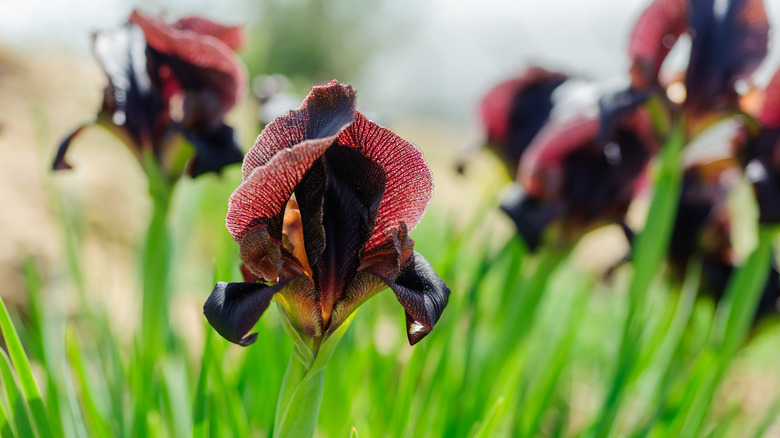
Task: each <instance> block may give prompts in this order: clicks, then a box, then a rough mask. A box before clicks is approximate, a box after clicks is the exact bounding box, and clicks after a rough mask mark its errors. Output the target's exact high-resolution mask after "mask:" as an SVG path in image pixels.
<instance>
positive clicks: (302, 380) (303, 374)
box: [274, 348, 325, 438]
mask: <svg viewBox="0 0 780 438" xmlns="http://www.w3.org/2000/svg"><path fill="white" fill-rule="evenodd" d="M324 386H325V369H324V368H323V369H321V370H319V371H313V370H312V369H311V367H310V365H309V366H307V364H306V363H305V362H304V358H303V357H302V355H301V354H300V353H298V351H297V348H296V349H294V350H293V352H292V355H291V356H290V363H289V364H288V365H287V371H286V372H285V373H284V380H283V381H282V387H281V390H280V391H279V401H278V404H277V409H276V416H275V419H274V424H275V428H274V437H275V438H279V437H310V436H313V435H314V426H315V425H316V424H317V416H318V415H319V413H320V403H321V402H322V388H323V387H324Z"/></svg>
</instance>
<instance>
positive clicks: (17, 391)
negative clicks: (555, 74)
mask: <svg viewBox="0 0 780 438" xmlns="http://www.w3.org/2000/svg"><path fill="white" fill-rule="evenodd" d="M236 179H237V175H236V174H235V173H229V174H228V175H225V176H223V177H221V178H219V177H208V178H201V179H199V180H197V181H191V182H190V181H187V182H184V183H183V184H182V185H181V186H180V187H178V189H177V190H178V191H177V193H176V197H175V200H174V203H173V211H172V221H171V222H172V223H173V224H175V225H174V226H173V227H172V228H173V229H174V230H175V231H174V233H173V235H172V244H173V247H174V250H173V256H172V257H173V258H172V260H173V268H172V269H173V273H174V275H173V282H174V283H179V284H180V285H181V284H182V283H183V284H185V285H186V286H185V289H188V291H187V292H183V291H181V289H180V288H174V290H177V291H178V295H181V296H175V297H173V300H172V302H171V303H172V304H171V305H172V306H175V305H176V303H178V302H180V300H192V301H196V302H202V300H204V299H205V297H206V295H207V294H208V291H209V290H210V288H211V286H212V285H213V280H214V279H215V278H218V279H220V280H223V281H227V280H230V281H239V280H240V274H239V272H238V269H237V267H238V263H239V261H238V251H237V247H236V246H235V244H233V242H232V241H231V239H230V237H229V235H228V233H227V232H226V231H225V230H224V228H223V225H222V224H223V221H224V209H225V205H226V198H227V196H228V195H229V193H230V191H231V190H232V188H233V187H234V184H235V182H236ZM50 189H51V190H56V189H55V188H54V187H50ZM672 191H673V190H672ZM665 196H672V197H673V196H674V195H673V194H668V195H665ZM51 199H56V197H51ZM483 202H484V204H483V205H477V206H475V208H473V209H470V210H468V211H465V212H464V211H462V210H455V209H453V208H451V207H446V206H434V207H435V208H432V209H431V210H430V211H429V212H428V213H427V214H426V216H425V218H424V219H423V221H422V222H421V224H420V225H419V227H418V229H417V230H416V231H414V232H413V234H412V236H413V237H414V238H415V240H416V242H417V243H416V249H417V250H418V251H420V252H421V253H423V254H425V255H426V256H427V257H428V258H429V259H430V260H431V262H432V263H433V264H434V266H435V268H436V269H437V270H438V272H440V273H441V274H442V276H443V277H444V278H445V280H446V281H447V283H448V284H449V285H450V287H451V288H452V290H453V294H452V296H451V299H450V303H449V305H448V308H447V309H446V311H445V313H444V315H443V317H442V319H441V321H440V322H439V324H438V325H437V326H436V329H435V330H434V331H433V333H431V334H430V335H429V336H428V337H427V338H426V339H425V341H423V342H421V343H420V344H418V345H417V346H416V347H414V348H412V347H409V346H408V345H407V343H406V341H405V339H404V333H403V327H404V321H403V311H402V308H401V307H400V306H399V305H398V303H397V302H396V300H395V297H394V296H393V295H392V294H391V293H389V292H384V293H381V294H380V295H378V296H377V297H375V298H373V299H371V300H370V301H369V302H367V303H366V304H364V305H363V306H361V308H360V309H359V311H358V313H357V315H356V317H355V319H354V322H353V324H352V327H350V329H349V330H348V331H347V333H346V335H345V337H344V339H343V340H342V342H341V344H340V345H339V347H338V348H337V349H336V352H335V354H334V356H333V358H332V360H331V361H330V363H329V365H328V367H327V370H326V383H325V391H324V398H323V403H322V410H321V412H320V416H319V423H318V428H317V436H323V437H337V436H349V434H350V433H352V432H351V431H352V430H353V428H354V429H355V430H356V431H357V432H358V433H359V434H360V436H364V437H365V436H370V437H374V436H380V437H381V436H384V437H404V436H409V437H411V436H480V437H484V436H749V435H751V434H753V433H756V434H761V433H764V432H767V431H770V430H771V429H770V428H771V427H775V428H777V425H776V424H775V425H774V426H772V424H773V422H774V421H775V418H776V415H777V411H778V406H779V405H778V404H777V403H776V402H775V403H774V404H773V403H768V404H765V405H763V406H762V410H761V411H760V412H754V411H752V410H751V409H749V406H748V405H746V403H747V401H746V399H747V398H749V397H750V395H749V394H745V393H742V394H740V393H739V392H732V393H731V394H730V395H729V394H724V391H727V392H730V391H728V390H729V387H728V386H727V385H728V383H724V377H725V376H726V375H728V371H729V370H730V369H732V368H733V367H734V366H735V363H737V362H738V363H739V365H740V366H741V367H748V368H749V367H753V366H760V364H761V363H762V362H764V361H766V360H768V358H770V357H772V355H773V354H776V349H774V348H773V347H772V346H773V345H776V342H777V340H778V334H777V330H776V327H770V328H769V329H766V330H764V331H763V332H760V333H758V334H757V335H756V336H755V337H754V338H753V339H752V340H751V343H750V345H749V348H747V349H745V350H741V351H740V350H739V348H738V347H739V346H740V345H742V341H743V339H742V338H743V336H744V335H745V334H746V333H747V326H745V323H746V321H749V319H750V317H749V314H747V313H745V310H744V309H746V308H749V305H750V302H749V301H750V299H751V298H750V294H746V293H739V294H736V293H735V292H733V293H732V295H733V297H734V298H733V299H732V300H731V303H732V304H731V305H730V306H725V305H721V306H720V307H719V308H718V313H719V315H718V319H717V320H714V319H713V311H714V309H713V306H712V303H709V302H707V301H703V300H702V301H695V300H694V298H695V295H694V292H693V291H695V286H696V283H695V281H696V280H695V279H696V275H695V272H694V273H692V274H691V275H689V278H688V280H687V281H688V283H689V284H688V285H687V286H685V287H683V290H682V291H679V290H674V289H675V287H673V286H671V285H669V284H668V283H667V282H666V281H665V280H664V277H663V276H660V275H658V274H659V266H660V260H656V261H655V262H654V263H647V264H646V270H649V271H650V272H647V273H645V274H642V275H644V276H645V277H640V274H639V273H638V272H634V271H633V269H632V268H631V266H623V267H621V268H620V269H618V271H617V272H616V273H615V275H614V278H613V279H612V281H609V282H606V281H603V279H601V278H599V277H598V276H597V275H595V274H594V273H592V272H588V271H585V270H583V269H582V268H581V267H579V266H578V264H577V263H576V261H575V260H573V259H572V256H570V254H569V253H568V252H560V251H555V250H553V249H546V250H544V251H543V252H542V254H540V255H530V254H528V253H527V251H526V249H525V246H524V245H523V244H522V243H521V242H520V241H519V240H517V239H516V238H510V239H508V240H507V237H508V236H507V235H506V233H505V232H503V231H501V229H500V227H491V225H490V224H491V222H492V221H494V220H495V218H494V217H492V216H491V215H492V214H493V213H492V209H493V208H494V206H493V205H491V204H492V203H493V202H494V200H492V199H488V200H486V201H483ZM658 202H662V203H663V201H658ZM477 204H479V202H477ZM665 205H669V204H668V201H666V204H665ZM651 211H653V210H652V209H651ZM667 214H668V213H667ZM463 216H466V217H463ZM80 218H81V215H80V214H79V213H71V214H64V215H62V216H61V217H60V222H61V225H62V226H63V227H64V228H65V229H73V228H78V221H79V220H80ZM454 218H457V220H455V219H454ZM773 233H774V232H773V231H772V230H763V231H762V239H759V242H771V238H769V237H770V235H773ZM70 237H71V238H74V236H72V235H71V236H70ZM77 237H78V236H76V239H77ZM648 241H649V242H650V243H649V244H647V245H646V247H647V248H650V249H649V250H646V251H652V252H656V254H657V251H659V250H662V249H663V247H662V245H663V242H662V241H659V240H656V239H652V238H651V239H649V240H648ZM72 245H73V250H72V251H70V252H68V253H67V254H64V255H63V257H64V258H68V257H70V258H71V259H72V260H71V263H70V264H69V266H70V274H69V276H68V279H67V280H65V282H66V283H68V282H72V283H77V282H79V281H81V280H79V279H80V278H83V276H84V271H86V270H89V269H90V268H91V267H90V266H89V265H86V264H83V263H81V262H80V260H81V255H80V254H81V251H82V249H81V248H79V244H78V241H77V240H76V241H74V242H73V243H72ZM768 248H771V245H769V244H766V243H765V244H762V245H759V247H758V248H757V249H755V250H754V252H753V253H752V254H753V255H752V256H751V259H750V260H749V261H748V262H747V264H746V265H745V267H744V268H743V269H742V271H741V274H740V275H737V276H735V278H736V279H735V283H734V284H733V285H732V287H733V289H734V291H737V290H739V291H748V290H754V289H755V285H754V283H756V282H758V281H757V280H755V279H758V278H760V276H761V275H760V272H758V273H756V272H755V270H756V269H758V270H759V271H760V270H761V269H765V268H760V266H766V263H765V262H766V261H767V260H768V258H767V257H768V254H769V252H768ZM193 251H195V252H203V251H205V252H206V253H208V254H209V255H210V256H211V259H212V260H213V264H212V265H211V266H184V262H183V260H197V259H198V258H190V257H188V253H191V252H193ZM190 255H191V254H190ZM641 257H642V256H640V255H636V258H635V260H640V259H641ZM655 257H657V256H655ZM759 268H760V269H759ZM193 272H198V274H197V275H191V274H192V273H193ZM25 276H26V278H27V280H28V282H27V295H26V296H27V299H28V300H29V302H28V303H27V309H28V311H27V313H26V316H25V318H24V320H20V319H16V320H15V326H16V327H17V329H18V333H19V335H18V337H17V336H16V334H15V333H14V331H13V330H12V326H11V325H10V320H9V319H8V318H7V316H6V315H5V314H3V313H0V326H1V327H2V331H3V335H4V338H5V340H6V345H7V346H8V350H9V352H10V358H11V361H10V362H12V363H13V369H11V368H10V367H9V366H7V365H8V360H4V361H3V360H0V367H2V371H3V373H2V377H3V388H4V391H3V394H2V396H0V408H2V409H0V413H2V414H3V415H2V416H3V418H0V420H3V419H4V420H5V421H0V434H2V436H60V435H61V436H73V437H75V436H135V435H136V434H137V431H138V429H137V428H138V427H139V426H138V424H134V422H137V421H138V419H139V418H140V419H141V421H142V422H143V423H144V426H143V427H144V428H145V429H146V433H148V434H149V435H150V436H257V437H264V436H270V435H271V433H272V431H271V427H272V425H273V419H274V410H275V404H276V400H277V394H278V391H279V387H280V384H281V379H282V377H283V375H284V371H285V369H286V365H287V358H288V357H289V352H290V351H291V349H292V342H291V341H290V340H289V338H288V337H287V336H286V335H285V334H284V331H283V329H282V327H281V325H280V322H279V318H278V315H277V314H276V313H275V312H274V311H269V312H268V313H267V314H266V315H264V316H263V318H261V320H260V322H259V323H258V327H257V329H258V330H259V331H260V336H259V338H258V342H257V343H256V344H254V345H253V346H251V347H249V348H241V347H237V346H234V345H229V344H228V343H227V342H226V341H224V340H223V339H222V338H220V337H219V336H217V335H216V334H214V332H213V331H212V330H211V329H210V328H209V327H208V326H207V324H206V323H205V321H203V320H200V321H199V322H198V323H195V324H190V325H189V326H187V327H186V328H184V329H182V325H181V324H178V325H174V324H170V323H169V325H168V328H169V329H170V330H172V331H173V332H172V337H171V339H169V340H165V339H158V342H160V346H159V347H158V348H153V349H151V350H148V349H149V346H148V345H147V346H143V345H141V343H142V341H141V339H143V338H141V337H140V335H136V336H135V337H133V338H132V339H135V340H134V341H132V342H128V341H127V336H126V335H124V334H122V333H119V331H120V330H123V328H122V327H119V326H117V325H115V324H112V323H111V317H110V316H109V314H107V313H106V309H105V308H103V307H102V306H101V305H98V304H97V303H95V302H93V300H91V299H90V296H93V295H94V294H96V293H100V291H99V290H91V288H93V287H94V285H88V284H83V285H82V286H81V287H83V288H85V289H86V290H84V291H83V293H81V294H78V295H80V296H79V297H78V298H74V299H76V300H78V302H77V303H73V304H72V306H73V307H75V308H76V309H78V311H76V312H75V313H74V314H72V315H62V314H61V313H60V312H61V309H58V308H56V306H55V305H53V301H52V300H50V299H48V298H47V297H48V295H49V294H56V293H58V289H59V288H60V287H62V284H58V283H57V282H55V281H54V280H53V279H52V278H50V277H49V276H47V275H44V274H43V273H42V271H41V270H40V268H39V266H38V264H37V263H36V262H35V260H34V259H29V260H28V262H27V263H26V264H25ZM189 277H194V279H193V278H189ZM632 278H633V279H636V278H642V282H643V283H642V288H644V289H645V291H640V292H637V295H636V296H632V295H631V294H629V293H628V290H629V288H630V287H631V286H630V285H631V284H632V281H636V280H632ZM60 281H62V280H60ZM140 284H141V282H140V281H139V285H140ZM634 287H637V286H634ZM139 294H140V292H139ZM740 297H741V298H740ZM739 303H742V304H739ZM733 309H742V311H741V312H742V313H738V312H736V311H735V310H733ZM172 311H175V309H172ZM629 315H631V317H632V318H633V322H632V324H633V325H631V327H636V329H631V330H632V331H631V332H630V336H632V338H630V339H628V340H625V339H624V340H623V341H622V342H623V344H624V345H623V346H622V347H621V336H620V333H621V330H623V329H622V327H626V324H628V323H627V322H626V318H627V317H629ZM165 317H166V320H167V321H169V320H170V318H171V317H170V315H166V316H165ZM718 320H720V321H724V322H725V324H720V325H718V324H713V322H714V321H718ZM748 326H749V324H748ZM633 330H636V332H633ZM189 331H193V332H197V333H200V334H201V336H194V337H193V336H192V333H188V332H189ZM193 339H195V341H193ZM147 342H150V341H149V340H148V339H147ZM626 342H630V346H631V348H630V349H628V350H626V348H627V347H626V345H625V343H626ZM22 346H23V347H22ZM22 348H24V351H26V356H25V355H24V353H23V352H22ZM192 349H194V353H193V351H191V350H192ZM143 351H155V354H154V355H153V356H148V355H145V354H142V352H143ZM626 354H628V355H626ZM25 357H29V363H28V362H26V360H25V359H24V358H25ZM770 360H771V359H770ZM144 370H150V371H144ZM145 373H152V375H153V376H155V377H154V378H153V379H152V380H146V379H149V378H150V377H149V375H148V374H145ZM618 375H619V376H621V377H620V378H619V379H616V377H615V376H618ZM33 377H34V378H35V379H33ZM35 383H37V385H35ZM614 393H618V394H619V395H620V396H619V397H610V395H609V394H614ZM723 395H727V396H728V398H727V399H725V400H724V399H721V396H723ZM768 396H769V397H770V398H771V397H774V395H768ZM139 399H144V400H145V402H143V403H139ZM134 419H135V420H134ZM775 430H776V429H775ZM746 434H747V435H746Z"/></svg>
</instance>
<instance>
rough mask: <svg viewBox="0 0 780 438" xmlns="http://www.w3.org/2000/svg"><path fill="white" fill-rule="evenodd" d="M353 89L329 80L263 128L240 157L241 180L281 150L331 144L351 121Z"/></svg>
mask: <svg viewBox="0 0 780 438" xmlns="http://www.w3.org/2000/svg"><path fill="white" fill-rule="evenodd" d="M355 97H356V93H355V90H353V89H352V87H350V86H349V85H341V84H339V83H338V82H336V81H335V80H334V81H331V82H329V83H328V84H327V85H322V86H317V87H314V88H312V90H311V91H310V92H309V94H308V95H307V96H306V99H304V101H303V103H302V104H301V106H300V107H299V108H298V109H297V110H293V111H290V112H288V113H287V114H285V115H284V116H281V117H278V118H277V119H275V120H274V121H273V122H271V123H270V124H269V125H268V126H266V127H265V129H263V132H262V133H261V134H260V136H259V137H257V141H255V145H254V146H252V148H251V149H250V150H249V152H247V154H246V157H244V166H243V167H242V171H243V175H244V180H246V179H248V178H249V176H250V175H251V174H252V172H253V171H254V170H255V169H256V168H257V167H259V166H262V165H265V164H267V163H268V162H269V161H271V159H272V158H273V157H274V156H276V155H277V154H278V153H279V152H280V151H282V150H283V149H289V148H292V147H293V146H295V145H298V144H301V143H303V142H307V141H309V142H319V141H321V140H323V141H327V142H329V143H333V141H334V140H335V138H336V136H338V135H339V133H341V131H343V130H344V129H345V128H346V127H347V126H349V125H350V124H351V123H352V122H353V121H354V120H355Z"/></svg>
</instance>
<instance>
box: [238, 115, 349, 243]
mask: <svg viewBox="0 0 780 438" xmlns="http://www.w3.org/2000/svg"><path fill="white" fill-rule="evenodd" d="M267 129H268V128H266V130H267ZM264 133H265V131H264ZM261 137H262V134H261ZM335 137H336V136H335V135H334V136H331V137H325V138H318V139H316V140H308V141H304V142H302V143H300V144H297V145H295V146H293V147H291V148H289V149H283V150H279V151H277V153H276V155H275V156H274V157H273V158H272V159H271V160H270V161H268V162H267V163H266V164H264V165H262V166H259V167H256V168H254V169H253V171H252V173H251V174H250V175H249V176H248V177H245V179H244V182H243V183H241V185H240V186H238V188H237V189H236V190H235V191H234V192H233V194H232V195H230V200H229V202H228V213H227V218H226V221H225V222H226V225H227V228H228V230H229V231H230V234H231V235H232V236H233V239H235V240H236V241H237V242H241V239H242V238H243V237H244V235H246V233H247V232H248V231H249V230H250V229H251V228H252V227H254V226H257V225H258V224H262V223H269V232H270V233H271V236H272V237H274V238H275V239H277V240H281V238H282V236H281V233H282V228H281V227H282V218H283V213H284V208H285V206H286V205H287V201H288V200H289V199H290V197H291V196H292V194H293V191H294V190H295V187H296V186H297V185H298V183H299V182H300V181H301V180H302V179H303V176H304V174H306V172H307V171H308V170H309V168H311V167H312V166H313V165H314V163H315V162H316V161H317V160H319V159H320V157H321V156H322V154H324V153H325V151H326V150H327V149H328V148H329V147H330V146H331V145H332V144H333V142H334V141H335V139H336V138H335ZM246 162H247V159H246V158H245V159H244V167H245V168H246ZM272 218H273V221H271V219H272ZM269 221H271V222H269Z"/></svg>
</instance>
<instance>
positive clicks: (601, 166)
mask: <svg viewBox="0 0 780 438" xmlns="http://www.w3.org/2000/svg"><path fill="white" fill-rule="evenodd" d="M620 95H621V96H623V97H622V98H618V99H613V103H614V102H617V104H613V103H607V104H604V102H606V101H607V100H602V111H601V114H600V116H599V117H585V116H581V117H578V118H576V119H574V120H570V121H567V122H564V123H553V124H549V125H547V126H546V127H545V128H544V129H542V131H541V132H540V133H539V135H538V136H537V137H536V139H535V140H534V141H533V142H532V143H531V145H530V146H529V147H528V150H527V151H526V152H525V154H523V157H522V159H521V161H520V166H519V169H518V185H517V186H516V187H517V189H518V190H517V192H516V193H514V194H513V195H512V196H510V197H509V198H508V199H507V200H505V202H504V203H503V204H502V206H501V208H502V210H504V211H505V212H506V213H507V214H508V215H509V216H510V218H511V219H512V220H513V221H514V222H515V225H516V226H517V229H518V232H519V233H520V235H521V236H522V237H523V239H524V240H525V241H526V243H527V244H528V246H529V248H531V249H532V250H533V249H535V248H536V247H537V245H538V244H539V243H540V242H541V240H542V238H543V235H544V233H545V231H546V230H547V229H548V228H549V227H550V226H551V225H553V224H555V223H559V224H560V227H559V228H558V231H559V233H560V234H559V235H558V236H557V241H558V242H559V243H561V242H562V243H564V244H570V243H573V242H574V241H576V239H578V238H579V237H580V236H581V235H582V234H584V233H585V232H586V231H588V230H590V229H593V228H595V227H597V226H600V225H604V224H606V223H622V222H623V219H624V216H625V213H626V210H627V209H628V206H629V204H630V202H631V200H632V197H633V195H634V192H635V190H636V188H637V187H638V184H639V182H640V181H641V176H642V175H643V173H644V171H645V168H646V166H647V163H648V161H649V159H650V157H651V156H652V154H653V153H654V152H655V151H656V150H657V144H656V143H657V141H656V138H655V133H654V132H653V129H652V125H651V123H650V119H649V116H648V115H647V112H646V111H645V110H644V109H643V108H640V107H638V104H639V103H640V102H641V100H639V99H637V98H636V97H634V96H631V95H630V94H626V93H621V94H620Z"/></svg>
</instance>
